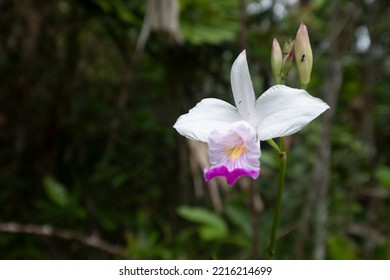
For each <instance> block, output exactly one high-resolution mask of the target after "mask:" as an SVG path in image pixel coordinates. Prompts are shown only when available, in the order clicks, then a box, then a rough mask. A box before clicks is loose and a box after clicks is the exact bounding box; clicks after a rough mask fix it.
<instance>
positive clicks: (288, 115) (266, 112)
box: [255, 85, 329, 141]
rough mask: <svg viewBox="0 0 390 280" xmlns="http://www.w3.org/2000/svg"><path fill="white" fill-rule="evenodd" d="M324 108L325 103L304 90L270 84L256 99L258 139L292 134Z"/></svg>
mask: <svg viewBox="0 0 390 280" xmlns="http://www.w3.org/2000/svg"><path fill="white" fill-rule="evenodd" d="M327 109H329V106H328V104H326V103H325V102H323V101H322V100H321V99H319V98H316V97H313V96H311V95H310V94H308V93H307V92H306V91H305V90H302V89H295V88H290V87H287V86H283V85H277V86H273V87H271V88H270V89H268V90H267V91H266V92H264V93H263V94H262V95H261V96H260V97H259V99H258V100H257V101H256V123H255V126H256V129H257V134H258V137H259V140H262V141H264V140H268V139H272V138H276V137H282V136H288V135H291V134H293V133H295V132H297V131H298V130H300V129H301V128H302V127H304V126H305V125H307V124H308V123H309V122H311V121H312V120H313V119H315V118H316V117H318V116H319V115H320V114H321V113H323V112H324V111H325V110H327Z"/></svg>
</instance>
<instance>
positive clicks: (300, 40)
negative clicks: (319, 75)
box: [294, 22, 313, 88]
mask: <svg viewBox="0 0 390 280" xmlns="http://www.w3.org/2000/svg"><path fill="white" fill-rule="evenodd" d="M294 52H295V62H296V63H297V68H298V74H299V80H300V82H301V86H302V87H303V88H305V87H306V86H307V85H308V84H309V82H310V76H311V70H312V67H313V52H312V50H311V46H310V39H309V34H308V32H307V28H306V25H305V24H304V23H303V22H302V23H301V26H300V27H299V29H298V32H297V36H296V37H295V45H294Z"/></svg>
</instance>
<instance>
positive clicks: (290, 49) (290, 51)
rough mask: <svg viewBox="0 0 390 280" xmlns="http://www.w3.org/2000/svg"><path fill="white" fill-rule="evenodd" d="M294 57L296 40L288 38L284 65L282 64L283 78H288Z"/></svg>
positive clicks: (284, 52)
mask: <svg viewBox="0 0 390 280" xmlns="http://www.w3.org/2000/svg"><path fill="white" fill-rule="evenodd" d="M293 57H294V41H292V40H288V42H286V43H285V44H284V47H283V66H282V79H283V80H286V79H287V75H288V72H289V71H290V69H291V66H292V64H293Z"/></svg>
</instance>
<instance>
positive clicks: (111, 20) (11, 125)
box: [0, 0, 390, 259]
mask: <svg viewBox="0 0 390 280" xmlns="http://www.w3.org/2000/svg"><path fill="white" fill-rule="evenodd" d="M0 11H1V17H0V258H1V259H122V258H132V259H250V258H252V257H256V258H267V257H268V246H269V235H270V228H271V221H272V214H273V209H274V205H275V200H276V187H277V178H278V159H277V155H276V154H275V153H274V151H273V150H272V149H271V148H270V147H269V145H268V144H267V143H262V152H263V155H262V157H261V162H262V163H261V164H262V167H261V168H262V171H261V172H262V175H261V177H260V179H259V180H257V181H256V182H255V185H254V188H251V187H248V184H247V182H246V181H245V180H242V181H240V182H239V183H238V184H236V185H234V186H232V187H228V186H226V185H225V184H224V181H223V180H221V181H218V180H216V181H213V182H212V183H211V184H210V185H207V184H206V183H204V182H203V179H202V168H203V167H204V165H205V164H207V158H206V157H205V151H207V147H205V146H204V145H202V144H200V143H195V142H188V141H187V140H186V139H185V138H183V137H181V136H180V135H178V133H177V132H176V131H175V130H174V129H173V128H172V125H173V124H174V122H175V121H176V119H177V117H178V116H179V115H181V114H183V113H186V112H187V111H188V110H189V109H190V108H192V107H193V106H194V105H195V104H196V103H197V102H198V101H200V100H201V99H202V98H205V97H216V98H220V99H223V100H226V101H228V102H231V103H232V102H233V99H232V94H231V89H230V81H229V75H230V68H231V65H232V62H233V61H234V59H235V58H236V57H237V55H238V54H239V53H240V51H241V50H242V49H247V55H248V63H249V69H250V72H251V76H252V80H253V84H254V87H255V91H256V93H257V95H260V94H261V92H263V91H264V90H266V89H267V88H268V87H270V86H272V85H273V83H274V82H273V78H272V74H271V69H270V50H271V45H272V40H273V38H274V37H275V38H277V39H278V40H279V42H280V43H281V44H283V43H284V42H285V41H287V40H288V39H290V38H292V39H293V38H294V37H295V34H296V31H297V29H298V27H299V24H300V23H301V21H303V22H304V23H305V24H306V26H307V27H308V30H309V34H310V39H311V42H312V47H313V53H314V68H313V75H312V81H311V83H310V85H309V87H308V89H307V90H308V91H309V92H310V93H311V94H312V95H314V96H317V97H320V98H322V99H323V100H324V101H326V102H327V103H328V104H330V106H331V108H332V109H331V110H329V111H327V112H326V113H324V114H323V115H322V116H321V117H319V118H318V119H316V120H315V121H313V122H312V123H311V124H310V125H308V126H307V127H305V128H304V129H303V130H302V131H300V132H299V133H297V134H295V135H294V136H292V137H290V138H288V148H289V150H288V170H287V180H286V189H285V193H284V197H283V208H282V212H281V222H280V227H279V229H278V243H277V253H276V256H275V258H276V259H389V258H390V239H389V236H390V220H389V215H390V146H389V144H388V143H389V141H390V125H389V124H390V82H389V81H390V60H389V51H388V50H389V44H390V27H389V24H388V22H389V17H390V9H389V4H388V1H385V0H354V1H344V0H335V1H325V0H312V1H310V0H306V1H303V0H301V1H299V0H272V1H271V0H260V1H259V0H213V1H208V0H148V1H143V0H56V1H46V0H12V1H11V0H0ZM287 84H288V85H290V86H299V84H298V82H297V72H296V69H295V68H293V69H292V70H291V72H290V75H289V80H288V82H287ZM253 226H255V227H256V229H255V230H254V228H253ZM254 232H255V233H256V236H255V239H257V240H258V247H256V248H255V249H254V247H253V244H254V240H255V239H254V236H253V233H254Z"/></svg>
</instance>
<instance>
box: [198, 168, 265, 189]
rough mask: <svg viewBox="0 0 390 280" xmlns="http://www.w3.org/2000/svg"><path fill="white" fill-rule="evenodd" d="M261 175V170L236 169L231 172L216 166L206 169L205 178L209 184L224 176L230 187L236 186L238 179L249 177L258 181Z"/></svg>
mask: <svg viewBox="0 0 390 280" xmlns="http://www.w3.org/2000/svg"><path fill="white" fill-rule="evenodd" d="M259 175H260V171H259V170H250V169H244V168H236V169H233V170H231V171H229V169H228V168H227V167H226V166H215V167H211V168H206V169H205V171H204V178H205V180H206V182H209V181H210V180H211V179H213V178H215V177H218V176H222V177H225V178H226V182H227V183H228V184H229V185H232V184H234V183H235V182H236V181H237V179H238V178H240V177H242V176H249V177H252V178H253V179H257V178H258V177H259Z"/></svg>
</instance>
